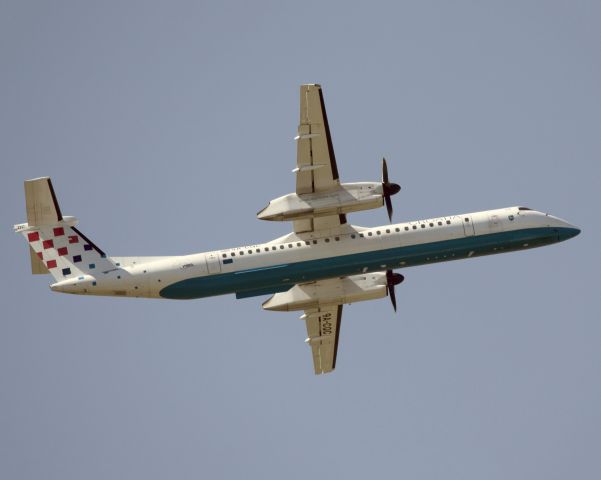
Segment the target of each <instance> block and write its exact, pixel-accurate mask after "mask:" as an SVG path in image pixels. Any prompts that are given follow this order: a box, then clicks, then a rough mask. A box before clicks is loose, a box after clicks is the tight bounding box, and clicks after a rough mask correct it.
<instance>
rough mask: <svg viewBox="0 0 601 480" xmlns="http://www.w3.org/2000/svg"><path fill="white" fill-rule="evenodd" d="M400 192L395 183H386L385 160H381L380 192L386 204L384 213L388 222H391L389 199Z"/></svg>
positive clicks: (390, 202) (398, 186)
mask: <svg viewBox="0 0 601 480" xmlns="http://www.w3.org/2000/svg"><path fill="white" fill-rule="evenodd" d="M400 190H401V187H400V185H398V184H396V183H390V182H389V181H388V165H386V159H385V158H382V192H383V195H384V202H385V203H386V211H387V212H388V220H390V221H391V222H392V201H391V200H390V197H391V196H392V195H396V194H397V193H399V191H400Z"/></svg>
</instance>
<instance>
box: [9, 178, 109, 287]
mask: <svg viewBox="0 0 601 480" xmlns="http://www.w3.org/2000/svg"><path fill="white" fill-rule="evenodd" d="M25 204H26V208H27V223H21V224H19V225H15V226H14V230H15V232H17V233H21V234H22V235H23V236H24V237H25V239H26V240H27V242H28V243H29V252H30V258H31V273H33V274H43V273H50V274H51V275H52V276H53V277H54V279H55V280H56V281H62V280H66V279H69V278H73V277H78V276H81V275H85V274H90V275H95V273H96V272H97V271H107V270H111V269H113V268H115V266H114V265H113V263H112V262H111V260H110V258H107V256H106V254H105V253H104V252H103V251H102V250H101V249H100V248H98V247H97V246H96V244H95V243H94V242H92V241H91V240H90V239H89V238H88V237H86V236H85V235H84V234H83V233H81V232H80V231H79V229H77V228H76V225H77V223H78V221H77V219H76V218H75V217H67V216H65V217H63V215H62V213H61V210H60V207H59V205H58V201H57V199H56V195H55V193H54V188H53V187H52V181H51V180H50V178H49V177H42V178H35V179H33V180H26V181H25Z"/></svg>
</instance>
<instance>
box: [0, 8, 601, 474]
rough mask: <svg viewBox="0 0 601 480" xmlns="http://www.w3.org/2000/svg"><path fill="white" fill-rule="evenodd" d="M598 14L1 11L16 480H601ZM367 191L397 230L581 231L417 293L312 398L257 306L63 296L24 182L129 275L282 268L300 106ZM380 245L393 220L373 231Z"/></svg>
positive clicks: (364, 336) (342, 360) (416, 278)
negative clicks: (518, 217)
mask: <svg viewBox="0 0 601 480" xmlns="http://www.w3.org/2000/svg"><path fill="white" fill-rule="evenodd" d="M600 14H601V7H600V5H599V3H598V2H593V1H590V2H587V1H579V2H556V1H548V2H541V1H538V2H535V1H520V2H514V1H509V2H468V1H460V2H441V1H427V2H369V4H368V3H358V2H311V1H308V2H303V3H302V4H300V3H298V2H295V3H292V2H264V1H256V2H213V3H209V2H193V1H172V2H153V1H150V2H132V1H124V2H101V3H98V2H66V1H57V2H35V1H26V2H11V1H8V2H4V3H3V4H2V5H1V6H0V61H1V65H2V75H1V76H0V86H1V87H2V88H1V92H2V108H1V109H0V131H1V132H2V141H1V142H0V152H1V156H2V164H3V166H4V168H3V175H2V176H1V180H0V182H1V185H2V188H1V189H0V196H1V200H2V209H1V210H0V211H1V213H2V220H3V224H4V226H5V228H4V230H3V233H2V234H1V235H0V242H2V251H3V252H4V265H5V270H4V275H3V276H2V279H1V282H2V284H1V288H0V291H1V292H2V294H1V295H2V304H3V306H4V309H3V311H4V314H3V315H2V319H1V320H0V477H2V478H11V479H37V478H47V479H55V478H56V479H59V478H60V479H67V478H87V479H104V478H145V479H153V478H157V479H158V478H166V477H169V478H174V477H177V478H199V477H200V478H214V479H221V478H223V479H227V478H239V477H241V476H244V477H252V478H267V479H271V478H273V479H276V478H277V479H279V478H290V479H296V478H308V477H311V476H314V477H320V478H328V477H329V478H342V477H344V478H348V479H352V478H365V477H378V478H390V477H407V478H415V479H436V478H445V479H449V478H461V479H462V480H465V479H481V478H487V479H490V480H492V479H507V478H512V479H522V478H523V479H545V480H548V479H554V478H557V479H560V478H561V479H563V478H566V477H570V478H597V477H598V476H599V472H600V471H601V461H600V460H599V459H600V458H601V457H600V456H599V451H600V449H601V408H600V407H599V405H601V384H600V382H599V378H600V374H601V355H600V353H599V344H600V340H599V339H600V334H601V326H600V322H599V320H600V315H599V306H598V296H599V281H598V270H599V266H600V260H601V259H600V255H599V250H598V243H599V237H600V233H601V229H600V228H599V222H598V221H597V217H598V208H599V178H600V169H599V157H600V153H601V140H600V138H601V135H600V134H599V127H600V125H601V114H600V111H601V94H600V89H599V85H601V63H600V61H599V60H600V59H599V47H600V42H601V34H600V31H599V28H598V25H599V20H600ZM301 83H321V84H322V85H323V88H324V95H325V101H326V107H327V110H328V116H329V120H330V126H331V131H332V136H333V143H334V148H335V151H336V157H337V160H338V166H339V170H340V175H341V178H342V180H343V181H362V180H377V179H378V178H379V176H380V161H381V157H382V156H386V157H387V159H388V163H389V170H390V173H391V178H392V179H393V180H394V181H397V182H398V183H400V184H401V185H402V187H403V190H402V191H401V193H400V194H399V195H397V196H395V197H394V199H393V201H394V207H395V219H396V220H397V221H402V220H411V219H418V218H427V217H432V216H438V215H446V214H455V213H461V212H466V211H476V210H484V209H490V208H498V207H504V206H510V205H518V204H522V205H527V206H529V207H532V208H535V209H539V210H543V211H547V212H550V213H553V214H554V215H557V216H559V217H562V218H565V219H567V220H568V221H570V222H571V223H574V224H576V225H578V226H580V227H581V228H582V230H583V233H582V234H581V235H580V236H578V237H577V238H575V239H574V240H571V241H569V242H566V243H562V244H559V245H555V246H550V247H546V248H541V249H537V250H531V251H527V252H521V253H512V254H507V255H498V256H493V257H486V258H480V259H474V260H471V261H462V262H452V263H447V264H439V265H433V266H427V267H420V268H412V269H407V270H404V271H403V274H404V275H405V277H406V281H405V282H404V283H403V284H402V285H401V286H399V287H398V288H397V300H398V302H399V312H398V314H397V315H394V314H393V312H392V309H391V306H390V304H389V302H388V301H387V300H380V301H374V302H365V303H359V304H356V305H352V306H350V307H345V316H344V318H343V324H342V333H341V339H340V350H339V357H338V369H337V371H336V372H335V373H334V374H332V375H326V376H322V377H315V376H314V375H313V373H312V367H311V355H310V351H309V349H308V348H307V346H306V345H305V344H304V343H303V340H304V338H305V331H304V325H303V323H302V322H301V321H299V320H298V319H297V315H295V314H282V313H273V312H264V311H262V310H261V308H260V303H261V301H262V299H260V298H253V299H247V300H240V301H236V300H235V299H234V298H233V296H226V297H217V298H211V299H206V300H202V301H183V302H177V301H154V300H135V299H120V298H86V297H77V296H69V295H60V294H53V293H52V292H51V291H50V290H49V289H48V284H49V283H50V278H49V277H46V276H32V275H31V274H30V273H29V257H28V252H27V246H26V244H25V243H24V242H23V240H22V239H21V238H20V237H18V236H16V235H14V234H13V233H12V229H11V226H12V224H14V223H20V222H22V221H24V220H25V209H24V195H23V186H22V182H23V180H24V179H27V178H33V177H38V176H43V175H51V176H52V178H53V182H54V186H55V189H56V190H57V194H58V197H59V201H60V203H61V207H62V209H63V213H65V214H71V215H75V216H77V217H78V218H79V219H80V222H81V223H80V228H81V230H82V231H83V232H84V233H86V235H88V236H89V237H91V238H92V239H93V240H94V241H95V242H96V243H97V244H98V245H99V246H100V247H101V248H103V249H104V250H105V251H107V252H108V253H109V254H113V255H169V254H183V253H192V252H198V251H204V250H211V249H216V248H221V247H227V246H234V245H241V244H248V243H254V242H258V241H265V240H268V239H270V238H273V237H276V236H280V235H282V234H285V233H287V231H288V227H289V226H288V225H287V224H282V223H271V222H261V221H259V220H257V219H256V217H255V215H256V212H257V211H259V210H260V209H261V208H262V207H264V206H265V204H266V203H267V202H268V201H269V200H270V199H271V198H274V197H277V196H279V195H282V194H285V193H288V192H289V191H292V190H293V188H294V176H293V174H291V170H292V168H294V163H295V144H294V141H293V137H294V135H295V134H296V126H297V124H298V86H299V85H300V84H301ZM350 219H351V221H352V222H353V223H356V224H359V225H377V224H384V223H386V221H387V217H386V213H385V211H384V210H383V209H381V210H377V211H370V212H366V213H361V214H356V215H352V216H351V217H350Z"/></svg>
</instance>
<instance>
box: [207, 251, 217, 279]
mask: <svg viewBox="0 0 601 480" xmlns="http://www.w3.org/2000/svg"><path fill="white" fill-rule="evenodd" d="M205 258H206V261H207V269H208V270H209V275H212V274H214V273H220V272H221V263H220V262H219V257H218V256H217V254H216V253H207V254H206V255H205Z"/></svg>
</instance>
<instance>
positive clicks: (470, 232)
mask: <svg viewBox="0 0 601 480" xmlns="http://www.w3.org/2000/svg"><path fill="white" fill-rule="evenodd" d="M461 222H462V223H463V233H465V236H466V237H473V236H474V235H475V234H476V231H475V230H474V222H472V217H471V216H469V215H464V216H463V218H462V220H461Z"/></svg>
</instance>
